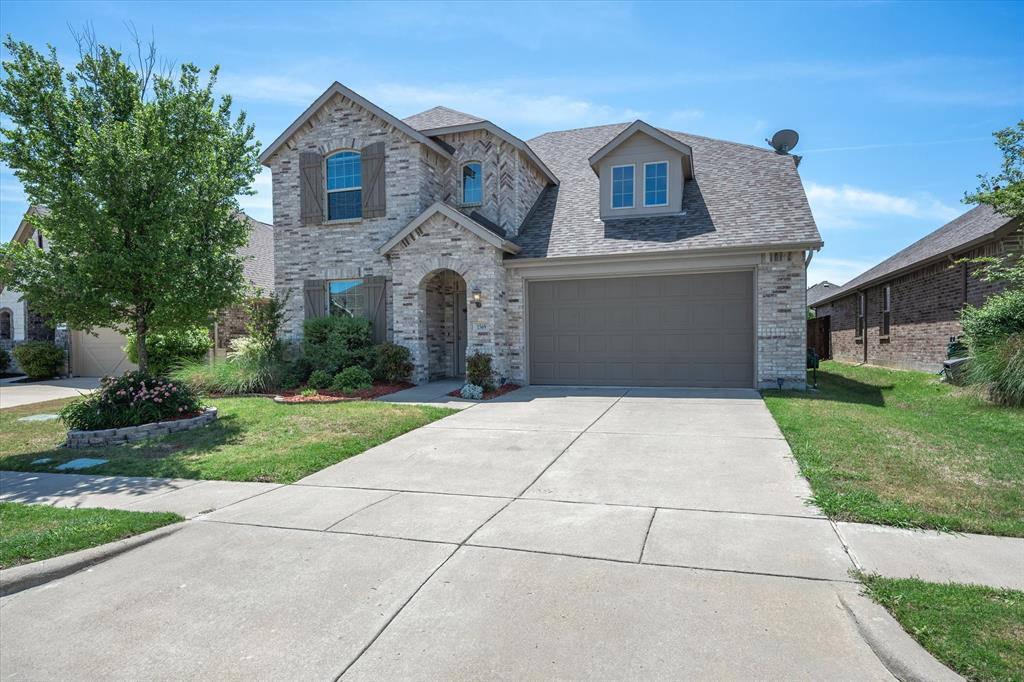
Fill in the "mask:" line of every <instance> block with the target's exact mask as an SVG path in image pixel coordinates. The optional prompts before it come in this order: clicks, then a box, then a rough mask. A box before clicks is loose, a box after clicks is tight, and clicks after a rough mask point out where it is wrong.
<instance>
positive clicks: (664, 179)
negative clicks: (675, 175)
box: [644, 161, 668, 206]
mask: <svg viewBox="0 0 1024 682" xmlns="http://www.w3.org/2000/svg"><path fill="white" fill-rule="evenodd" d="M644 206H668V161H654V162H652V163H645V164H644Z"/></svg>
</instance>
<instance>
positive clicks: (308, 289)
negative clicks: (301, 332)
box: [302, 279, 327, 320]
mask: <svg viewBox="0 0 1024 682" xmlns="http://www.w3.org/2000/svg"><path fill="white" fill-rule="evenodd" d="M302 303H303V309H304V310H305V314H306V319H307V320H312V319H314V318H317V317H327V280H325V279H307V280H306V281H305V283H304V285H303V287H302Z"/></svg>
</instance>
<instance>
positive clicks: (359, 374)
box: [331, 367, 373, 391]
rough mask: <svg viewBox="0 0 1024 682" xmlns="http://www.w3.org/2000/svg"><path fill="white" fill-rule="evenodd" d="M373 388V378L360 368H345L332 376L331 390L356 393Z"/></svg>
mask: <svg viewBox="0 0 1024 682" xmlns="http://www.w3.org/2000/svg"><path fill="white" fill-rule="evenodd" d="M370 386H373V377H372V376H370V373H369V372H367V371H366V370H365V369H363V368H362V367H346V368H345V369H343V370H341V371H340V372H338V373H337V374H336V375H334V380H333V381H332V382H331V390H334V391H358V390H360V389H364V388H369V387H370Z"/></svg>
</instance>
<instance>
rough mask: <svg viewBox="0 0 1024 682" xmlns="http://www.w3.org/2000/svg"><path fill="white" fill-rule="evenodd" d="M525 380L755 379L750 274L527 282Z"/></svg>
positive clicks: (740, 384)
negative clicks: (527, 329) (528, 374)
mask: <svg viewBox="0 0 1024 682" xmlns="http://www.w3.org/2000/svg"><path fill="white" fill-rule="evenodd" d="M527 300H528V311H529V312H528V316H529V317H528V328H529V363H530V382H531V383H534V384H564V385H620V386H694V387H735V388H751V387H752V386H753V385H754V284H753V272H752V271H750V270H746V271H736V272H714V273H700V274H678V275H651V276H636V277H599V278H586V279H553V280H546V281H532V282H529V284H528V294H527Z"/></svg>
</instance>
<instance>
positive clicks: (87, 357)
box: [71, 329, 136, 377]
mask: <svg viewBox="0 0 1024 682" xmlns="http://www.w3.org/2000/svg"><path fill="white" fill-rule="evenodd" d="M93 331H94V332H95V333H96V334H97V336H93V335H92V334H86V333H85V332H83V331H75V332H73V333H72V336H71V372H72V374H74V375H75V376H80V377H102V376H106V375H108V374H111V375H115V376H117V375H121V374H124V373H125V372H127V371H129V370H132V369H136V365H135V363H133V362H129V360H128V357H127V356H126V355H125V354H124V350H122V349H123V348H124V346H125V343H126V340H125V338H124V336H122V335H121V334H119V333H118V332H116V331H114V330H113V329H94V330H93Z"/></svg>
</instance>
